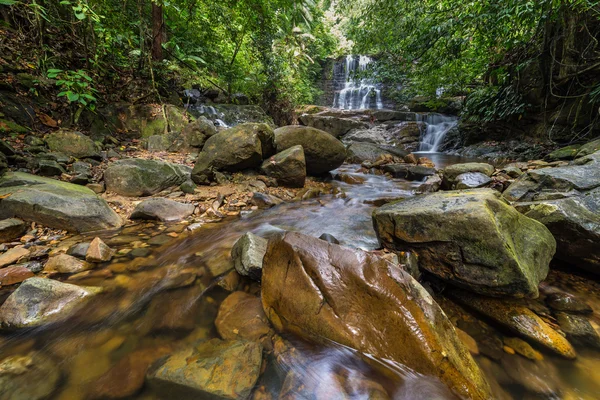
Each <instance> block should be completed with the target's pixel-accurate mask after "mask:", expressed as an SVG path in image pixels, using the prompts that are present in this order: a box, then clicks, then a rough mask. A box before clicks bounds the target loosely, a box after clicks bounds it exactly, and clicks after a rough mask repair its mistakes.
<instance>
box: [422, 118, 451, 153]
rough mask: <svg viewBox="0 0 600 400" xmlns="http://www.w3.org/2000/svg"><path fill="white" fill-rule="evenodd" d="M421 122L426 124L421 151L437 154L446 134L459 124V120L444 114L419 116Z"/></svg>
mask: <svg viewBox="0 0 600 400" xmlns="http://www.w3.org/2000/svg"><path fill="white" fill-rule="evenodd" d="M417 120H418V121H419V122H425V131H424V132H423V133H422V134H421V143H420V145H419V151H420V152H423V153H437V152H438V149H439V147H440V145H441V144H442V142H443V141H444V137H445V136H446V134H447V133H448V132H449V131H450V130H451V129H452V128H454V127H455V126H456V125H457V124H458V118H457V117H454V116H449V115H442V114H434V113H430V114H417Z"/></svg>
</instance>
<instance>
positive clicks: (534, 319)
mask: <svg viewBox="0 0 600 400" xmlns="http://www.w3.org/2000/svg"><path fill="white" fill-rule="evenodd" d="M449 295H450V296H451V297H452V298H453V299H454V300H456V301H457V302H458V303H460V304H462V305H464V306H465V307H467V308H470V309H473V310H475V311H477V312H478V313H481V314H483V315H484V316H486V317H488V318H490V319H492V320H493V321H495V322H496V323H498V324H500V325H502V326H504V327H506V328H508V329H509V330H511V331H513V332H514V333H516V334H518V335H519V336H521V337H522V338H524V339H525V340H529V341H531V342H533V343H535V344H538V345H541V346H543V347H545V348H547V349H549V350H551V351H553V352H554V353H556V354H558V355H561V356H563V357H565V358H575V357H576V354H575V350H574V349H573V346H571V344H570V343H569V342H568V341H567V339H565V338H564V337H563V336H561V335H560V334H559V333H558V332H556V331H555V330H554V329H552V328H551V327H550V326H549V325H548V324H546V323H545V322H544V321H543V320H542V319H541V318H540V317H538V316H537V315H536V314H535V313H534V312H533V311H531V310H530V309H529V308H527V307H525V306H523V305H521V304H520V303H519V302H517V301H515V300H508V299H502V300H500V299H494V298H491V297H483V296H478V295H475V294H472V293H468V292H466V291H462V290H457V289H453V290H452V291H450V292H449Z"/></svg>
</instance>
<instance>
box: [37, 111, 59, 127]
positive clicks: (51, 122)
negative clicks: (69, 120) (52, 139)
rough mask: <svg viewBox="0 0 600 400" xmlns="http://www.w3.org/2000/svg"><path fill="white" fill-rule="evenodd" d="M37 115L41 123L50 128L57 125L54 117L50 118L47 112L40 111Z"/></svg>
mask: <svg viewBox="0 0 600 400" xmlns="http://www.w3.org/2000/svg"><path fill="white" fill-rule="evenodd" d="M37 116H38V118H39V119H40V121H41V122H42V124H44V125H46V126H49V127H51V128H56V127H58V122H56V121H55V120H54V119H52V117H50V116H49V115H48V114H44V113H40V114H38V115H37Z"/></svg>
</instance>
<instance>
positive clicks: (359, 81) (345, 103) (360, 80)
mask: <svg viewBox="0 0 600 400" xmlns="http://www.w3.org/2000/svg"><path fill="white" fill-rule="evenodd" d="M372 62H373V60H372V59H371V58H370V57H367V56H351V55H349V56H346V63H345V66H344V70H343V74H344V75H343V76H344V79H343V82H344V83H343V87H342V88H341V90H339V91H336V92H335V97H334V100H333V108H341V109H344V110H366V109H373V108H375V109H382V108H383V99H382V96H381V88H380V86H379V85H378V84H376V83H375V82H374V81H373V80H372V79H370V78H366V77H364V76H360V75H361V73H364V72H365V71H367V70H368V69H369V68H370V65H371V63H372ZM357 75H358V76H357Z"/></svg>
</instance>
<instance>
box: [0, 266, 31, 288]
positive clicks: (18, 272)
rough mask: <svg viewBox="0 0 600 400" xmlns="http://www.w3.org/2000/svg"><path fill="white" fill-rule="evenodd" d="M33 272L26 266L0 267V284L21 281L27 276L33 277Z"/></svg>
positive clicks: (5, 284) (7, 284) (4, 284)
mask: <svg viewBox="0 0 600 400" xmlns="http://www.w3.org/2000/svg"><path fill="white" fill-rule="evenodd" d="M32 276H33V272H31V271H30V270H29V269H27V268H25V267H20V266H17V265H15V266H12V267H7V268H2V269H0V285H1V286H9V285H14V284H15V283H21V282H23V281H24V280H25V279H27V278H31V277H32Z"/></svg>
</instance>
